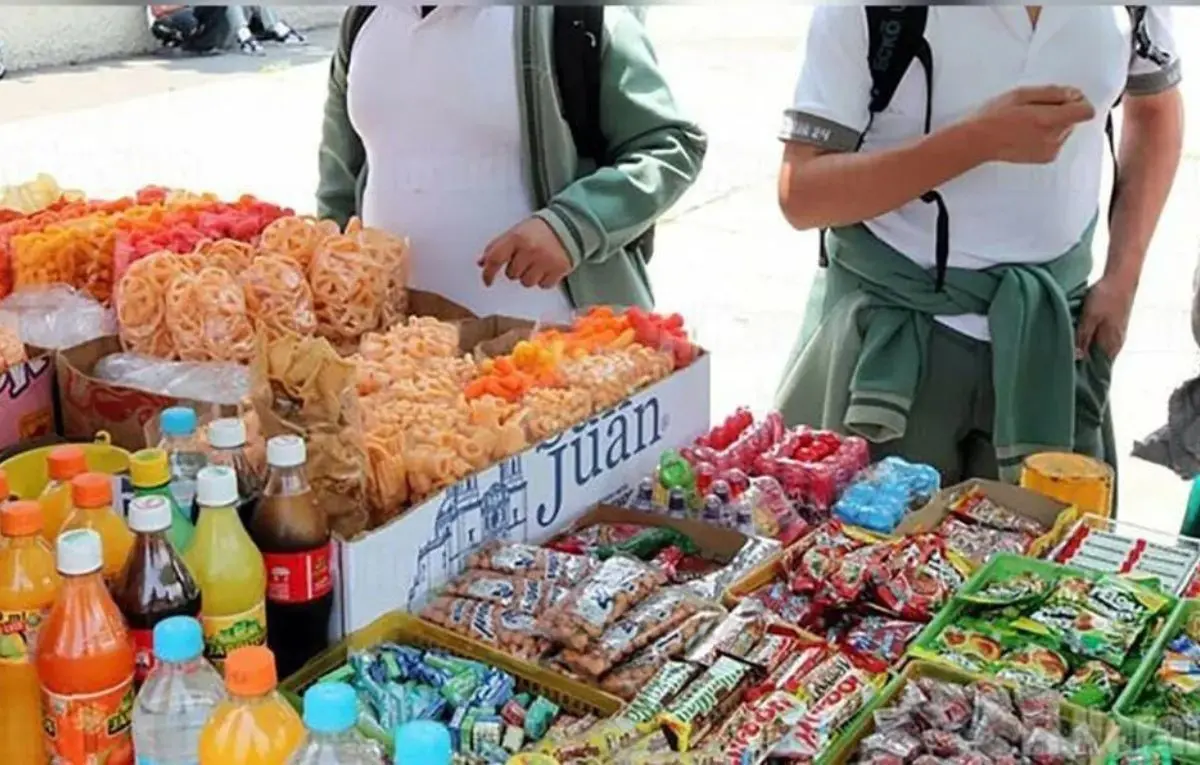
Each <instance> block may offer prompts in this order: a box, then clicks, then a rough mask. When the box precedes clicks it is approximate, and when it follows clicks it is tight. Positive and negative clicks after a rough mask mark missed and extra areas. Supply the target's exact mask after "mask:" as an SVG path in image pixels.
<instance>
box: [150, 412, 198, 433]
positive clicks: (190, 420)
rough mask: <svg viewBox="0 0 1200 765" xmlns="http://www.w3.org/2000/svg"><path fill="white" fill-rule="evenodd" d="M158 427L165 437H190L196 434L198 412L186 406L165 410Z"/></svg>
mask: <svg viewBox="0 0 1200 765" xmlns="http://www.w3.org/2000/svg"><path fill="white" fill-rule="evenodd" d="M158 427H159V429H160V430H162V432H163V435H165V436H189V435H191V434H192V433H195V432H196V412H195V411H193V410H191V409H188V408H187V407H186V406H173V407H171V408H170V409H164V410H162V415H161V416H160V418H159V423H158Z"/></svg>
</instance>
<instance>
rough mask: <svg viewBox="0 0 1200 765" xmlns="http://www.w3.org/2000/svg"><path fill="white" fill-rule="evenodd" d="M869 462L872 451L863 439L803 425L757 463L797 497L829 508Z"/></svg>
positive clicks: (823, 507)
mask: <svg viewBox="0 0 1200 765" xmlns="http://www.w3.org/2000/svg"><path fill="white" fill-rule="evenodd" d="M868 462H870V452H869V449H868V448H867V442H866V441H864V440H863V439H861V438H858V437H856V436H851V437H848V438H842V437H841V436H839V435H837V434H836V433H832V432H829V431H814V430H811V429H810V428H807V427H799V428H796V429H795V430H792V431H789V432H788V433H787V434H786V435H785V436H784V437H783V438H782V439H781V440H780V441H779V443H778V444H776V445H775V446H774V448H772V449H771V450H770V451H769V452H767V453H765V454H763V455H762V456H761V457H760V458H759V459H758V460H757V462H756V467H757V469H758V471H759V472H760V473H761V474H763V475H770V476H774V477H775V478H777V479H778V480H779V482H780V483H782V484H783V487H784V490H785V491H787V493H788V496H789V497H791V498H792V499H793V500H794V501H796V502H798V503H800V504H801V505H804V506H805V507H812V508H815V509H817V510H822V511H827V510H829V508H831V507H832V506H833V503H834V502H835V501H836V500H837V498H838V496H839V495H840V494H841V492H842V491H843V490H844V489H845V488H846V486H848V485H849V484H850V481H852V480H853V479H854V476H855V475H857V474H858V473H859V471H861V470H862V469H863V468H865V467H866V466H867V463H868Z"/></svg>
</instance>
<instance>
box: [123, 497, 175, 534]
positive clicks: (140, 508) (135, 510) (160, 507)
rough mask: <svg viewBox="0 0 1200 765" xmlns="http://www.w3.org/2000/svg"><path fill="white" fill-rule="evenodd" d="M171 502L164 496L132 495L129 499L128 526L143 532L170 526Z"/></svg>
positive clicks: (151, 531)
mask: <svg viewBox="0 0 1200 765" xmlns="http://www.w3.org/2000/svg"><path fill="white" fill-rule="evenodd" d="M171 515H172V513H171V502H170V500H168V499H167V498H166V497H159V496H150V497H134V498H133V499H132V500H130V501H129V528H130V529H132V530H133V531H137V532H141V533H143V534H150V533H153V532H155V531H166V530H167V529H169V528H171Z"/></svg>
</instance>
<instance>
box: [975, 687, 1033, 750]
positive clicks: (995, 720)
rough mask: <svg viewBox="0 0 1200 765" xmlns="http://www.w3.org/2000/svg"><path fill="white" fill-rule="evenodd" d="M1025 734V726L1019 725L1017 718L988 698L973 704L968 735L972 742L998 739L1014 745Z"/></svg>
mask: <svg viewBox="0 0 1200 765" xmlns="http://www.w3.org/2000/svg"><path fill="white" fill-rule="evenodd" d="M1025 733H1026V731H1025V726H1023V725H1021V721H1020V720H1018V719H1017V716H1016V715H1014V714H1013V713H1012V712H1010V711H1009V710H1007V709H1005V708H1004V707H1002V706H1000V705H999V704H997V703H996V702H995V701H992V700H991V699H990V698H986V697H985V698H981V699H979V700H978V702H977V703H976V704H975V717H974V719H973V720H972V721H971V733H970V736H971V740H972V741H976V742H979V741H989V740H991V739H997V738H998V739H1002V740H1004V741H1007V742H1009V743H1011V744H1016V743H1019V742H1020V741H1021V739H1023V738H1024V737H1025Z"/></svg>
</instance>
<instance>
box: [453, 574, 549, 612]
mask: <svg viewBox="0 0 1200 765" xmlns="http://www.w3.org/2000/svg"><path fill="white" fill-rule="evenodd" d="M560 589H561V588H559V586H558V585H556V584H553V583H552V582H551V581H550V580H548V579H525V578H523V577H518V576H510V575H508V574H501V573H497V572H494V571H467V572H466V573H464V574H463V575H462V576H460V577H459V578H457V579H452V580H451V581H450V583H449V584H447V585H446V593H447V594H450V595H456V596H458V597H462V598H471V599H472V600H482V601H486V602H488V603H495V604H496V605H498V606H501V607H502V608H507V609H512V610H514V611H523V612H525V613H527V614H538V613H541V611H542V610H543V609H546V608H549V607H550V606H551V605H553V604H554V602H555V600H556V598H557V592H558V591H559V590H560Z"/></svg>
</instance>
